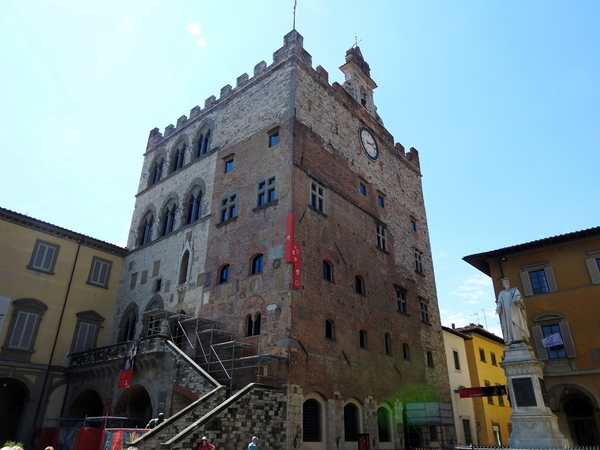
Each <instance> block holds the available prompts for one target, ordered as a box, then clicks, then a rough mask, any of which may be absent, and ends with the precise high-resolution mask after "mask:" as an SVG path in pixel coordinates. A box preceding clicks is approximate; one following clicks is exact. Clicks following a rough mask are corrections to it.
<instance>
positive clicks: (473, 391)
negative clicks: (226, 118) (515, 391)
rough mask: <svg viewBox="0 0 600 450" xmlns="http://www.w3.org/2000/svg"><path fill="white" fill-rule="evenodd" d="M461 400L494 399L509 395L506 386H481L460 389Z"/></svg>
mask: <svg viewBox="0 0 600 450" xmlns="http://www.w3.org/2000/svg"><path fill="white" fill-rule="evenodd" d="M458 395H459V396H460V398H474V397H493V396H496V397H498V396H502V395H507V392H506V386H504V385H500V386H480V387H471V388H460V389H459V390H458Z"/></svg>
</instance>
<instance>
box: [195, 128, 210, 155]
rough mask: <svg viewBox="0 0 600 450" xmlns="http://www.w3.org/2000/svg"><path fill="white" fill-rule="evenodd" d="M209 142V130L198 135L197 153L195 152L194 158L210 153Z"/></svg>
mask: <svg viewBox="0 0 600 450" xmlns="http://www.w3.org/2000/svg"><path fill="white" fill-rule="evenodd" d="M210 141H211V138H210V130H208V131H207V132H206V133H202V134H201V135H200V138H199V139H198V151H197V152H196V157H199V156H202V155H206V154H207V153H208V152H210Z"/></svg>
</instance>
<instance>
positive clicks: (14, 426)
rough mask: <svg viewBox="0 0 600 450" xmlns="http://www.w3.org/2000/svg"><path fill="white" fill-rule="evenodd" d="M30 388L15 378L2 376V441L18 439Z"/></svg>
mask: <svg viewBox="0 0 600 450" xmlns="http://www.w3.org/2000/svg"><path fill="white" fill-rule="evenodd" d="M28 397H29V389H27V386H25V384H23V383H22V382H21V381H19V380H16V379H14V378H0V424H2V426H0V443H4V442H6V441H14V440H17V432H18V430H19V422H20V420H21V415H22V413H23V408H24V406H25V403H26V402H27V400H28Z"/></svg>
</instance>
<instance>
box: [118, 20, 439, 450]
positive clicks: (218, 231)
mask: <svg viewBox="0 0 600 450" xmlns="http://www.w3.org/2000/svg"><path fill="white" fill-rule="evenodd" d="M311 64H312V61H311V57H310V55H309V54H308V53H307V52H306V51H305V50H304V48H303V39H302V36H300V35H299V34H298V33H297V32H295V31H293V32H291V33H289V34H288V35H286V36H285V38H284V46H283V47H282V48H281V49H279V50H277V51H276V52H275V53H274V56H273V63H272V64H271V65H269V66H267V65H266V63H264V62H261V63H259V64H257V65H256V67H255V70H254V76H253V77H249V76H248V75H246V74H243V75H242V76H240V77H238V79H237V81H236V86H235V87H232V86H230V85H227V86H225V87H224V88H223V89H222V90H221V94H220V97H219V98H218V99H217V98H216V97H210V98H209V99H207V100H206V102H205V105H204V108H200V107H195V108H193V109H192V111H191V112H190V118H189V119H188V118H187V117H186V116H182V117H180V119H179V120H178V121H177V126H173V125H170V126H168V127H167V128H166V129H165V132H164V136H163V134H161V133H160V132H159V130H158V129H154V130H152V131H151V133H150V137H149V140H148V146H147V150H146V153H145V155H144V162H143V168H142V174H141V177H140V184H139V191H138V194H137V197H136V205H135V210H134V213H133V218H132V225H131V233H130V236H129V240H128V245H129V248H130V249H131V251H130V253H129V255H128V256H127V258H126V260H125V264H124V270H123V273H122V277H121V283H120V290H119V294H118V299H117V307H116V311H115V316H114V320H113V326H112V329H111V337H112V339H113V342H117V341H120V340H123V339H124V336H129V334H128V333H127V332H126V330H125V328H126V327H127V326H128V325H127V324H128V323H129V322H128V321H127V320H128V319H127V317H130V316H131V314H133V315H135V318H136V326H135V331H134V333H133V334H134V337H139V336H145V335H146V334H147V333H148V330H149V328H151V324H152V321H153V320H156V318H157V317H159V316H160V314H161V311H164V319H161V320H164V321H165V323H167V324H168V325H167V326H168V327H170V328H169V330H168V331H169V332H168V333H167V335H170V337H171V338H172V339H173V340H177V339H179V346H180V347H181V348H182V349H183V351H184V352H186V353H187V354H188V355H189V356H190V357H191V358H193V359H194V360H195V361H196V362H197V363H198V364H201V365H202V364H205V366H203V367H206V368H207V370H209V371H210V370H211V369H209V366H210V364H212V363H211V362H210V361H209V358H213V353H218V354H219V355H220V358H221V360H222V361H225V363H223V364H221V367H220V368H216V369H214V372H211V373H213V375H214V376H215V378H218V377H222V379H224V380H225V381H220V382H221V383H223V384H225V385H227V386H228V387H229V389H230V392H229V394H230V395H233V394H235V392H237V391H239V390H243V389H244V387H245V386H247V385H248V383H250V382H252V381H263V382H265V383H269V384H275V385H278V386H284V387H285V389H284V391H282V392H285V394H281V393H279V394H273V393H272V392H271V391H269V392H271V393H270V394H268V395H275V396H276V397H278V396H281V395H284V396H285V402H284V403H285V404H284V405H283V406H281V405H280V406H278V408H279V407H280V408H282V409H281V415H278V416H277V417H274V418H270V415H271V412H270V411H271V410H270V408H266V409H265V408H264V404H265V403H264V402H263V403H261V400H260V399H257V400H256V401H257V403H256V404H255V405H254V406H253V407H252V409H256V410H262V409H264V413H261V414H255V416H256V417H254V416H253V419H252V420H254V421H255V422H251V423H256V428H257V429H263V433H264V426H262V425H264V423H267V422H268V423H273V424H275V425H273V426H272V427H271V428H272V429H271V433H277V436H278V437H279V438H278V442H277V443H275V441H274V439H275V438H274V437H273V436H274V435H273V434H270V435H268V436H269V437H268V438H267V439H266V440H265V441H263V442H262V444H263V445H261V450H263V449H265V448H288V449H292V448H302V449H317V448H337V447H339V448H352V447H353V446H355V445H356V443H355V442H353V438H350V437H349V439H350V441H349V442H346V437H345V433H346V429H347V426H346V425H347V424H346V425H345V423H344V418H343V417H344V409H345V407H347V406H348V405H349V404H352V405H355V406H356V408H357V410H358V415H359V419H358V424H357V431H358V432H360V433H368V434H369V435H370V437H371V439H374V440H373V441H372V445H374V446H376V448H395V447H400V446H403V445H404V441H403V439H404V438H405V436H404V435H403V431H402V424H403V418H402V404H403V402H406V401H409V400H410V398H412V397H411V395H413V394H410V395H409V394H407V392H411V393H414V392H415V390H416V391H419V389H421V390H422V391H423V392H425V391H427V392H428V393H429V394H427V401H431V400H434V401H438V402H449V401H450V392H449V384H448V375H447V369H446V360H445V355H444V346H443V339H442V330H441V325H440V318H439V311H438V307H437V298H436V290H435V281H434V274H433V265H432V258H431V249H430V245H429V235H428V230H427V218H426V214H425V208H424V200H423V192H422V187H421V172H420V166H419V158H418V152H417V151H416V150H415V149H413V148H411V149H410V150H409V151H408V152H405V151H404V147H402V145H401V144H399V143H395V142H394V139H393V136H392V135H391V134H390V133H389V132H388V131H387V130H386V129H385V128H384V126H383V123H382V121H381V118H380V117H379V116H378V115H377V113H376V108H375V105H374V102H373V89H374V87H375V83H374V82H373V80H371V79H370V75H369V73H368V64H366V62H364V60H363V59H362V55H361V54H360V50H359V49H358V47H354V48H353V49H351V50H349V52H348V54H347V58H346V64H345V65H344V66H343V67H342V71H344V73H345V76H346V81H345V83H344V85H343V86H342V85H340V84H338V83H333V84H332V85H330V84H329V82H328V74H327V72H326V71H325V69H323V68H322V67H318V68H317V69H313V68H312V66H311ZM365 70H366V72H365ZM362 100H364V103H363V104H364V106H362V105H361V101H362ZM361 127H367V128H368V129H369V130H370V131H371V133H372V135H373V136H374V138H375V140H376V142H377V145H378V149H379V155H378V158H377V159H376V160H374V159H372V158H369V157H368V156H367V155H366V154H365V151H364V150H363V148H362V147H361V143H360V140H359V132H358V130H359V128H361ZM208 131H210V139H211V146H210V149H209V151H208V152H206V153H205V154H204V153H202V147H200V150H198V148H199V145H200V142H202V139H205V138H206V136H207V133H208ZM178 151H183V154H184V158H183V165H182V167H181V168H179V169H178V170H176V171H173V172H171V169H172V168H173V167H175V161H174V158H176V156H175V155H176V154H177V152H178ZM161 159H164V160H165V162H164V166H163V173H162V174H161V177H160V180H157V179H156V178H157V177H156V169H155V168H156V164H157V162H158V161H160V160H161ZM227 162H230V163H231V162H232V163H231V164H230V165H227V164H226V163H227ZM262 181H265V183H266V184H265V185H269V186H272V187H274V189H275V190H274V193H273V197H272V198H268V197H267V201H266V204H264V205H261V204H259V203H260V202H259V200H258V199H259V196H260V195H261V192H263V191H261V189H262V187H264V186H265V185H261V182H262ZM267 182H268V183H272V184H268V183H267ZM361 184H362V185H363V186H364V189H365V192H364V193H361V192H360V190H359V186H360V185H361ZM311 185H312V186H313V187H314V186H318V187H319V188H320V189H321V190H320V192H321V194H320V195H322V197H321V200H322V202H323V203H322V204H323V207H322V208H320V207H315V206H316V205H312V206H311V204H310V202H311ZM197 188H199V189H200V190H201V191H202V213H201V214H200V215H199V217H198V220H194V221H192V222H191V223H187V222H188V221H189V217H190V210H189V209H188V208H189V207H190V206H189V205H188V203H189V201H188V199H189V198H190V195H191V194H192V193H193V192H195V191H194V189H197ZM271 200H272V201H271ZM232 202H234V203H235V212H236V214H235V217H233V218H230V217H229V216H228V214H230V211H229V210H227V209H225V214H226V216H225V217H223V211H224V208H227V205H231V204H232ZM172 205H177V209H176V213H175V214H174V226H173V230H172V231H170V230H169V232H167V233H166V235H164V236H163V235H162V234H163V233H162V231H163V230H165V220H169V219H168V214H167V213H168V211H169V210H170V208H171V206H172ZM319 209H321V210H319ZM290 214H293V215H294V227H295V232H294V235H293V236H292V238H293V241H294V242H295V243H296V244H297V245H298V246H299V248H300V252H301V253H300V285H299V286H298V288H294V286H293V276H294V274H293V269H292V265H291V264H289V263H286V258H285V255H286V232H287V229H286V221H287V218H288V216H289V215H290ZM149 217H152V222H151V223H152V234H151V239H150V242H148V243H145V244H143V245H142V235H143V234H144V233H145V232H147V230H146V229H145V228H144V227H145V223H146V222H145V221H147V219H148V218H149ZM224 218H225V219H227V220H223V219H224ZM147 223H150V222H147ZM378 232H379V233H383V234H380V235H378ZM383 241H385V243H384V242H383ZM259 254H262V255H263V259H262V267H261V269H262V270H260V271H258V273H253V270H252V260H253V258H254V257H256V256H257V255H259ZM415 254H418V255H420V256H419V258H420V264H421V267H422V269H419V270H415V268H416V266H415V264H416V262H415ZM323 261H327V263H328V264H329V265H330V267H331V269H332V279H331V280H326V279H324V277H323ZM226 265H229V272H227V275H228V278H227V280H221V279H220V278H222V277H223V276H222V268H223V267H225V266H226ZM357 277H358V278H357ZM357 280H358V283H359V286H358V287H357V284H356V283H357ZM221 281H225V282H221ZM360 285H362V286H360ZM397 289H400V290H402V292H405V295H406V306H407V309H406V311H402V312H400V311H398V299H397ZM423 305H425V306H423ZM423 308H426V315H422V311H423ZM151 310H153V312H152V311H151ZM175 316H177V317H183V319H181V320H180V325H178V324H177V320H175V319H173V318H174V317H175ZM259 317H260V319H258V318H259ZM423 318H424V320H422V319H423ZM258 320H260V322H259V323H260V331H259V332H253V331H252V330H254V329H253V328H252V327H253V326H255V325H256V326H258V324H255V323H254V322H253V321H258ZM326 321H329V325H328V326H329V328H328V330H327V333H329V334H328V335H327V337H326ZM209 323H210V325H207V324H209ZM199 324H200V325H201V326H200V325H199ZM178 327H182V328H184V329H185V337H182V335H181V333H180V331H178ZM178 333H179V334H178ZM359 335H361V336H362V339H363V341H362V342H361V341H360V339H359ZM209 336H210V337H209ZM188 338H189V339H190V340H189V341H188V340H187V339H188ZM211 345H213V346H214V348H215V349H217V350H215V351H214V352H213V353H210V352H207V351H206V349H209V348H210V346H211ZM407 349H409V350H407ZM209 353H210V354H209ZM428 353H429V359H428V358H427V354H428ZM228 364H230V365H231V367H230V368H229V369H228V367H229V366H228ZM210 367H216V365H213V366H210ZM178 368H179V365H177V366H176V368H171V369H169V368H168V367H163V368H162V369H164V370H165V371H166V373H167V375H166V376H167V378H168V377H170V376H175V373H176V372H177V369H178ZM144 370H145V368H144ZM219 379H221V378H219ZM140 383H142V384H143V386H144V387H145V388H146V389H147V390H148V392H164V393H166V399H165V405H164V408H165V411H172V412H173V413H175V412H176V409H177V408H180V407H181V406H182V405H183V404H184V403H185V400H182V395H183V393H182V392H181V389H180V388H178V389H172V387H171V386H170V385H167V384H165V383H163V382H162V381H160V380H159V379H156V380H154V381H153V380H151V379H150V378H149V377H146V378H144V379H143V380H140ZM181 385H182V386H184V384H181ZM419 386H421V387H422V388H420V387H419ZM273 392H274V391H273ZM278 392H279V391H278ZM431 392H434V393H435V395H433V397H432V396H431V395H430V394H431ZM265 395H266V394H265ZM425 397H426V395H425V394H423V399H424V398H425ZM151 399H152V402H151V403H152V410H153V412H155V411H157V406H158V405H157V403H156V402H157V401H158V397H156V396H155V395H154V394H153V395H151ZM263 399H264V397H263ZM307 399H313V400H314V401H316V402H317V403H318V405H319V408H321V417H322V425H321V424H319V427H321V428H320V431H319V433H320V435H319V436H318V437H316V438H315V437H314V436H313V437H311V438H309V437H308V435H307V434H306V430H304V426H305V425H304V421H303V420H304V418H305V413H304V412H303V407H304V406H303V405H304V404H305V401H306V400H307ZM244 401H246V400H244ZM269 401H271V400H269ZM280 401H281V399H279V398H278V400H277V402H280ZM422 401H425V400H422ZM267 404H270V403H267ZM261 408H262V409H261ZM381 408H384V409H385V411H383V413H382V411H381V410H380V409H381ZM284 411H285V412H284ZM378 412H379V414H380V416H381V417H389V422H388V423H387V424H385V426H383V425H382V424H381V423H380V422H381V420H388V419H381V417H380V418H379V419H378ZM267 418H269V421H271V422H269V421H267V420H266V419H267ZM261 421H262V422H263V424H262V425H261ZM219 423H220V425H219V427H218V429H219V431H218V432H217V430H216V429H215V433H216V434H215V438H216V437H217V434H218V433H220V434H219V436H222V439H223V441H222V442H221V441H220V442H219V444H218V445H219V447H224V446H227V445H229V444H230V443H231V442H232V440H234V441H235V440H237V439H239V440H240V441H236V443H235V445H232V448H233V447H235V446H238V447H239V446H240V445H242V444H243V441H245V440H248V439H249V436H247V435H246V434H247V433H250V434H252V433H251V432H250V429H248V430H244V433H242V432H239V433H237V431H236V432H234V428H228V427H234V425H231V424H228V425H227V426H226V425H225V422H222V421H221V422H219ZM382 426H383V428H384V429H385V428H386V427H388V428H389V438H386V437H385V436H384V435H383V434H381V433H383V432H382V431H381V429H382ZM350 428H352V427H350ZM203 429H205V430H211V428H210V426H207V427H206V428H203ZM235 429H236V430H237V428H235ZM208 432H209V431H206V433H208ZM228 433H229V434H228ZM236 433H237V434H236ZM281 433H283V434H281ZM196 434H197V433H196ZM284 435H285V436H284ZM381 436H384V437H383V438H382V439H383V441H382V440H381V439H379V437H381ZM194 438H195V435H194ZM305 438H306V439H308V440H315V439H317V440H316V441H315V442H305ZM182 439H183V438H182ZM185 439H188V438H185ZM318 439H320V441H319V440H318ZM178 442H179V441H178ZM182 442H183V441H182ZM185 442H187V441H185ZM179 445H180V444H179V443H178V444H176V445H175V446H172V447H170V448H184V447H180V446H179ZM144 448H145V447H144ZM227 448H229V447H227Z"/></svg>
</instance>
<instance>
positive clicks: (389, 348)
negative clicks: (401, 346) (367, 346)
mask: <svg viewBox="0 0 600 450" xmlns="http://www.w3.org/2000/svg"><path fill="white" fill-rule="evenodd" d="M385 354H386V355H392V337H391V336H390V335H389V334H388V333H385Z"/></svg>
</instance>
